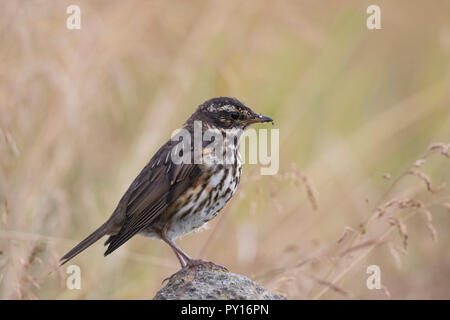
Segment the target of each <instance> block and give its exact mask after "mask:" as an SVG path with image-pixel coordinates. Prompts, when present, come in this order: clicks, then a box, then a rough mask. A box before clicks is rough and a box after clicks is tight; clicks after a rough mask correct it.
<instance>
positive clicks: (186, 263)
mask: <svg viewBox="0 0 450 320" xmlns="http://www.w3.org/2000/svg"><path fill="white" fill-rule="evenodd" d="M161 239H162V240H163V241H164V242H165V243H167V244H168V245H169V246H170V247H171V248H172V250H173V251H174V252H175V255H176V256H177V258H178V260H179V261H180V264H181V268H182V269H184V268H186V267H196V266H199V265H202V264H208V265H210V266H213V267H217V268H220V269H224V270H226V271H228V269H227V268H225V267H224V266H221V265H219V264H216V263H214V262H211V261H206V260H202V259H193V258H191V257H190V256H188V255H187V254H186V252H184V251H183V250H181V248H180V247H178V246H177V245H176V243H175V242H174V241H173V240H172V239H170V238H169V237H167V228H164V229H163V230H162V232H161Z"/></svg>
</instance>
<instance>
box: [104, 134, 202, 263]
mask: <svg viewBox="0 0 450 320" xmlns="http://www.w3.org/2000/svg"><path fill="white" fill-rule="evenodd" d="M172 146H173V143H172V141H169V142H168V143H166V144H165V145H164V146H162V147H161V148H160V149H159V150H158V152H157V153H156V154H155V155H154V156H153V158H152V159H151V160H150V162H149V163H148V164H147V166H146V167H145V168H144V169H143V170H142V171H141V173H140V174H139V175H138V176H137V177H136V179H135V180H134V182H133V183H132V184H131V186H130V187H129V189H128V190H127V192H126V193H125V194H124V196H123V198H122V199H121V202H122V201H125V203H122V204H120V203H119V206H120V205H123V208H124V210H126V213H125V216H126V218H125V219H124V221H125V222H124V224H123V225H122V227H121V229H120V231H119V232H118V233H117V234H116V235H113V236H111V237H110V238H109V239H108V241H107V242H106V243H105V244H108V243H109V246H108V249H107V250H106V252H105V256H106V255H108V254H110V253H111V252H113V251H114V250H116V249H117V248H118V247H120V246H121V245H122V244H124V243H125V242H126V241H127V240H129V239H130V238H131V237H132V236H134V235H135V234H136V233H138V232H139V231H141V230H142V229H144V228H145V227H147V226H148V225H149V224H150V223H151V222H152V221H153V220H154V219H155V218H156V217H157V216H158V215H159V214H161V213H162V212H163V211H164V210H165V209H166V208H167V207H168V205H169V204H170V203H171V202H172V201H173V200H174V199H177V198H178V197H179V196H180V195H181V194H182V193H184V191H186V189H187V188H188V187H189V186H190V185H192V183H193V181H195V180H196V179H197V178H198V177H200V175H201V173H202V170H201V167H200V166H199V165H197V164H184V163H182V164H178V165H177V164H174V163H173V162H172V159H171V155H170V153H171V151H172Z"/></svg>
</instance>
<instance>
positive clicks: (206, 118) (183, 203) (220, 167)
mask: <svg viewBox="0 0 450 320" xmlns="http://www.w3.org/2000/svg"><path fill="white" fill-rule="evenodd" d="M258 122H272V123H273V120H272V119H271V118H269V117H266V116H263V115H260V114H257V113H255V112H253V111H252V110H251V109H250V108H248V107H246V106H245V105H244V104H243V103H241V102H240V101H238V100H237V99H235V98H228V97H219V98H213V99H210V100H208V101H206V102H204V103H203V104H201V105H200V106H199V107H198V108H197V110H196V111H195V112H194V113H193V114H192V115H191V117H190V118H189V119H188V120H187V121H186V123H185V124H184V126H183V129H184V130H181V131H180V132H181V133H184V135H185V136H182V141H181V140H180V138H179V140H178V141H177V140H176V139H170V140H169V141H167V142H166V143H165V144H164V145H163V146H162V147H161V148H160V149H159V150H158V151H157V152H156V154H155V155H154V156H153V157H152V159H151V160H150V162H149V163H148V164H147V165H146V166H145V167H144V169H143V170H142V171H141V172H140V173H139V175H138V176H137V177H136V179H135V180H134V181H133V183H132V184H131V185H130V187H129V188H128V190H127V191H126V192H125V194H124V195H123V196H122V198H121V199H120V201H119V204H118V205H117V208H116V209H115V210H114V212H113V213H112V215H111V217H110V218H109V219H108V220H107V221H106V222H105V223H104V224H103V225H101V226H100V227H99V228H98V229H97V230H95V231H94V232H93V233H92V234H91V235H89V236H88V237H87V238H86V239H84V240H83V241H81V242H80V243H79V244H78V245H77V246H75V247H74V248H73V249H72V250H70V251H69V252H68V253H67V254H66V255H64V256H63V257H62V258H61V262H62V263H61V265H62V264H65V263H66V262H67V261H69V260H70V259H72V258H73V257H75V256H76V255H78V254H79V253H80V252H82V251H83V250H85V249H86V248H87V247H89V246H90V245H92V244H93V243H94V242H96V241H97V240H99V239H100V238H102V237H103V236H105V235H109V238H108V239H107V240H106V242H105V245H108V248H107V250H106V252H105V254H104V255H105V256H106V255H108V254H110V253H111V252H113V251H114V250H116V249H117V248H118V247H120V246H121V245H122V244H124V243H125V242H126V241H128V240H129V239H130V238H131V237H133V236H134V235H136V234H141V235H144V236H148V237H153V238H157V239H161V240H163V241H164V242H166V243H167V244H168V245H169V246H170V247H171V248H172V250H173V251H174V252H175V255H176V256H177V258H178V260H179V261H180V264H181V266H182V267H186V266H192V265H197V264H201V263H205V261H203V260H196V259H193V258H191V257H190V256H188V255H187V254H186V253H185V252H183V250H181V249H180V248H179V247H178V246H177V245H176V244H175V242H174V240H175V239H177V238H179V237H181V236H183V235H185V234H187V233H189V232H191V231H193V230H195V229H198V228H200V227H201V226H203V225H204V224H205V223H206V222H208V221H209V220H211V219H212V218H214V217H215V216H216V215H217V214H218V212H219V211H220V210H221V209H222V208H223V207H224V206H225V204H226V203H227V202H228V200H230V198H231V196H232V195H233V194H234V192H235V191H236V188H237V185H238V183H239V180H240V177H241V169H242V168H241V167H242V161H241V157H240V153H239V137H240V135H241V134H242V132H243V131H244V130H245V129H246V128H247V127H248V126H249V125H251V124H253V123H258ZM197 129H201V130H202V134H205V132H208V133H209V136H212V137H213V138H210V139H209V141H206V140H207V139H206V138H204V137H206V134H205V136H204V137H203V136H202V135H201V136H200V138H201V141H200V143H199V144H198V141H197V140H198V135H196V133H195V131H196V130H197ZM189 140H190V141H189ZM188 142H193V143H192V144H189V143H188ZM182 143H184V144H182ZM186 143H188V144H187V146H188V148H184V147H183V146H186ZM196 143H197V146H199V148H200V150H196V149H195V144H196ZM180 159H181V161H180Z"/></svg>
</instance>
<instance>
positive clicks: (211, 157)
mask: <svg viewBox="0 0 450 320" xmlns="http://www.w3.org/2000/svg"><path fill="white" fill-rule="evenodd" d="M268 136H269V131H268V130H267V129H260V130H259V132H257V131H256V129H253V128H250V129H247V130H246V131H244V130H242V129H228V130H220V129H217V128H207V129H204V126H203V123H202V122H201V121H194V129H193V132H190V131H189V130H187V129H185V128H182V129H178V130H176V131H175V132H174V133H173V134H172V138H171V139H172V141H174V142H176V144H175V145H174V147H173V148H172V150H171V152H170V154H168V155H167V159H166V160H167V161H168V160H169V157H170V160H171V161H172V162H173V163H174V164H177V165H179V164H182V163H184V164H206V165H220V164H222V165H232V164H234V163H236V161H239V162H241V163H246V161H247V158H248V163H249V164H257V163H259V164H261V165H263V167H261V168H260V173H261V174H262V175H274V174H276V173H277V172H278V169H279V160H280V155H279V138H280V135H279V130H278V129H271V130H270V143H269V139H268ZM269 145H270V153H269ZM238 148H239V150H240V152H236V151H237V149H238ZM247 149H248V153H247ZM247 155H248V156H247Z"/></svg>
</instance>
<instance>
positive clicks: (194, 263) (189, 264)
mask: <svg viewBox="0 0 450 320" xmlns="http://www.w3.org/2000/svg"><path fill="white" fill-rule="evenodd" d="M201 265H208V266H211V267H214V268H217V269H222V270H224V271H227V272H228V269H227V268H226V267H224V266H221V265H220V264H217V263H214V262H212V261H206V260H202V259H192V260H189V261H188V262H187V265H186V267H184V268H190V267H198V266H201ZM184 268H183V269H184Z"/></svg>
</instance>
